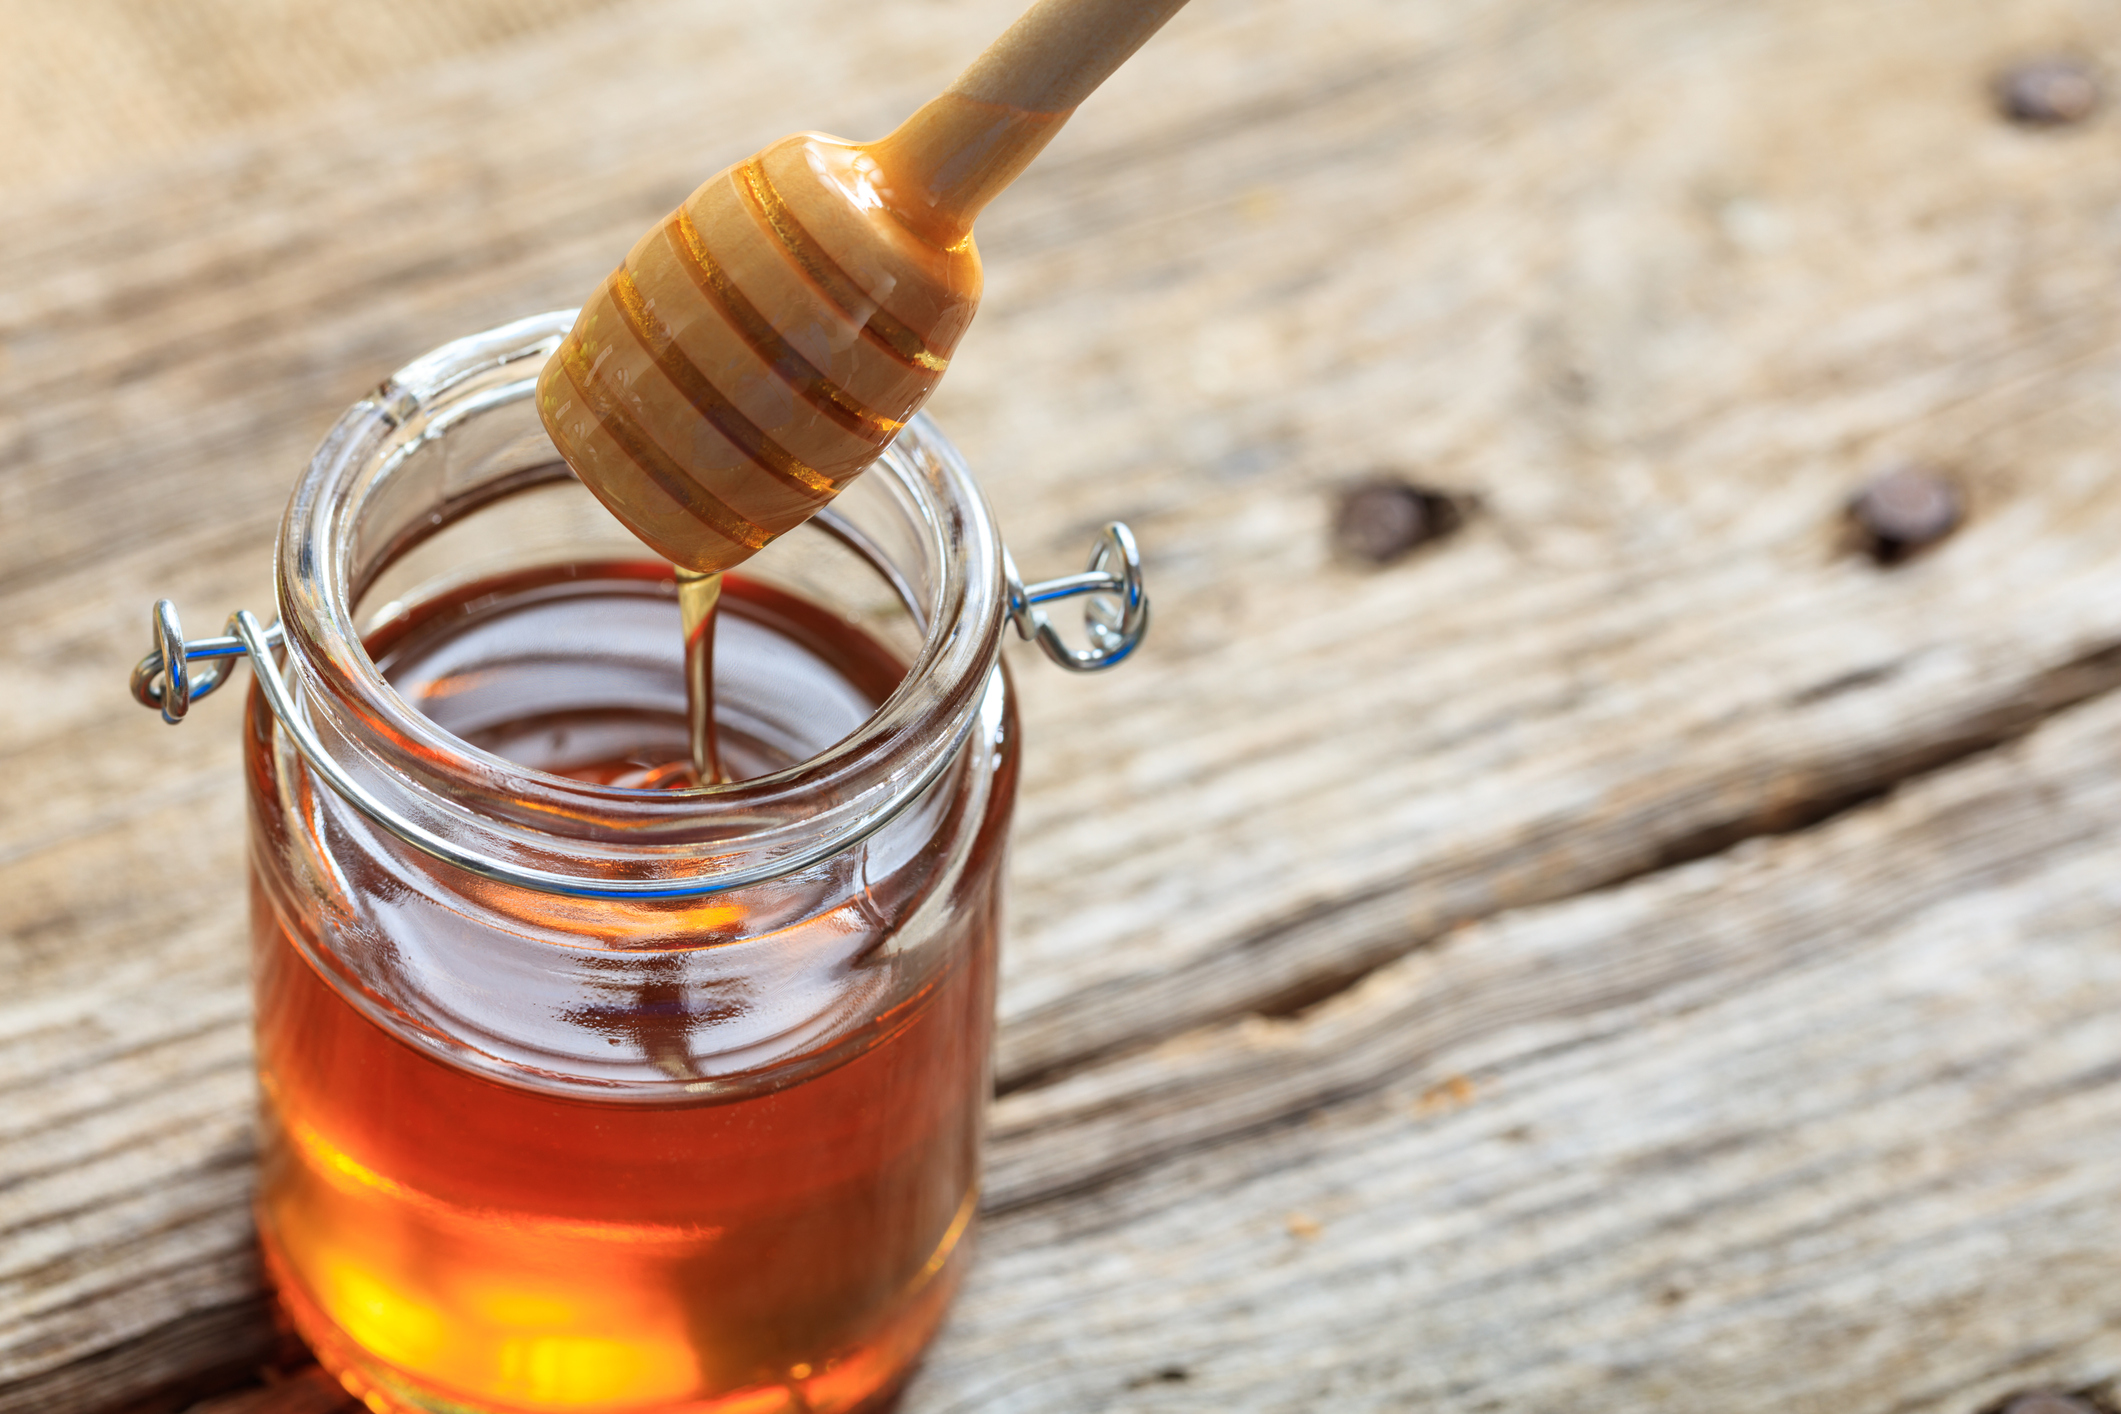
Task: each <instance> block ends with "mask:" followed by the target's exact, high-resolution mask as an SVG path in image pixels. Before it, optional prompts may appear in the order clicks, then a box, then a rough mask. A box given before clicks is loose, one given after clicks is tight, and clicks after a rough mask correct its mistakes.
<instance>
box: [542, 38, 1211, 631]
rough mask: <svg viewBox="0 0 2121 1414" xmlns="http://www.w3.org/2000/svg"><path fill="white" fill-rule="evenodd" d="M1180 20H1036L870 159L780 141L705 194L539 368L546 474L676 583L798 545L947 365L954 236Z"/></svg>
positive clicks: (972, 300) (660, 229) (825, 140)
mask: <svg viewBox="0 0 2121 1414" xmlns="http://www.w3.org/2000/svg"><path fill="white" fill-rule="evenodd" d="M1184 3H1185V0H1039V3H1037V4H1035V5H1033V6H1032V7H1031V9H1030V10H1029V11H1027V12H1026V13H1025V14H1024V16H1023V18H1021V19H1019V20H1018V21H1017V22H1016V23H1015V24H1014V25H1012V26H1010V28H1009V30H1008V32H1007V33H1005V34H1004V35H1002V37H1001V38H1000V39H998V40H996V41H995V43H994V45H993V46H992V47H991V48H989V49H988V50H987V51H986V53H984V54H982V55H981V56H980V57H979V58H978V59H977V60H976V61H974V63H973V65H972V67H971V68H969V69H967V70H965V72H964V73H963V74H962V75H960V76H959V77H958V79H957V81H956V82H955V83H953V84H951V85H950V87H949V88H948V89H946V90H945V91H944V92H943V93H942V95H941V96H940V97H938V98H936V99H935V100H934V101H932V102H930V103H928V104H927V105H925V106H924V107H922V108H921V109H920V110H919V111H918V112H916V113H915V114H914V115H913V116H912V117H911V118H908V119H907V120H906V121H905V122H904V123H903V124H901V125H900V126H899V128H898V129H897V131H895V132H893V133H892V134H891V135H890V136H888V137H885V138H883V139H882V140H880V141H877V142H870V143H853V142H846V141H844V140H842V139H840V138H835V137H827V136H824V135H822V134H818V133H799V134H796V135H795V136H793V137H786V138H782V139H781V140H780V141H779V142H776V143H773V144H772V145H771V146H769V147H767V148H765V149H764V150H763V151H761V152H759V153H758V154H757V155H755V156H753V157H750V158H747V159H745V160H744V161H742V162H739V163H737V164H736V165H735V166H733V167H730V168H729V169H728V170H726V171H724V172H722V173H720V174H719V175H717V176H715V177H713V178H711V179H710V180H709V181H708V182H707V183H706V184H705V185H704V186H702V187H701V188H700V189H699V190H698V191H696V192H694V193H693V194H692V195H691V196H690V197H688V198H686V200H685V203H684V204H683V205H682V206H680V207H679V208H678V209H677V210H676V211H675V212H673V213H671V215H670V216H669V217H668V218H666V219H665V220H663V221H662V222H660V223H659V224H658V225H657V226H656V227H655V228H654V229H653V230H651V231H649V232H648V234H646V235H644V236H642V237H641V239H640V240H639V242H637V243H636V244H635V245H634V247H633V249H632V250H631V251H630V252H628V253H627V256H626V259H625V262H624V263H623V264H622V265H620V266H619V268H618V269H617V270H615V271H613V272H612V274H611V276H610V278H608V279H607V280H605V282H604V284H603V286H602V287H601V288H600V289H598V291H597V293H596V295H595V296H594V297H593V298H592V299H591V300H590V301H589V303H588V304H587V305H586V306H584V308H583V310H582V313H581V317H580V318H579V319H578V320H577V321H576V322H575V326H574V329H573V331H572V332H571V333H570V334H569V335H568V336H567V339H566V341H565V342H563V343H562V344H561V345H560V347H559V349H558V351H557V352H555V353H554V354H553V356H552V359H551V361H550V362H549V363H547V364H546V366H545V370H544V372H543V374H542V375H541V376H540V378H539V380H538V411H539V413H540V415H541V416H542V417H543V419H544V422H545V427H546V430H547V431H548V432H549V433H551V435H552V440H553V442H554V443H555V444H556V445H557V446H558V448H559V450H560V454H561V455H562V456H564V457H565V458H566V459H567V462H568V464H569V465H570V466H572V467H573V468H574V470H575V473H576V475H578V476H579V477H580V478H581V480H582V482H583V484H585V485H586V486H588V487H589V489H590V490H591V491H593V492H595V493H596V495H597V497H598V498H599V499H601V500H602V501H603V502H604V504H605V505H606V506H607V507H609V508H610V509H611V511H612V513H613V514H615V515H616V516H617V517H618V518H619V519H620V520H621V521H623V522H625V524H626V526H627V528H628V529H630V530H632V531H633V533H634V534H636V535H638V536H639V537H640V538H641V539H642V540H644V541H645V542H647V543H648V545H649V546H651V547H652V548H653V549H655V550H656V552H657V553H659V554H661V555H663V556H665V557H666V558H668V559H669V560H670V561H671V562H672V563H674V564H676V565H677V566H678V567H679V568H680V569H681V570H689V571H691V572H692V575H691V576H690V578H695V579H696V578H697V577H699V576H704V575H715V574H719V573H720V572H721V571H723V570H726V569H729V568H731V567H732V566H734V565H737V564H739V563H741V562H742V561H743V560H745V559H746V558H748V557H749V556H750V555H752V554H753V553H754V552H755V551H757V550H758V549H759V548H760V547H762V546H764V545H765V544H766V543H767V542H769V541H771V540H772V539H774V538H775V537H776V536H778V535H781V534H783V533H784V532H786V531H788V530H791V529H793V528H794V527H795V526H797V525H800V524H801V523H802V522H803V521H804V520H806V519H808V518H809V517H810V516H811V515H812V514H813V513H814V512H816V511H817V510H818V509H819V508H820V507H822V506H823V505H824V504H825V503H826V502H827V501H829V500H831V499H832V497H833V496H834V495H836V494H837V493H838V492H839V491H840V490H842V489H843V488H844V487H845V486H846V485H847V484H848V482H850V481H852V480H853V479H854V477H855V476H857V475H858V474H859V473H860V472H861V471H862V469H863V468H864V467H866V466H868V465H869V463H870V462H871V461H873V460H874V459H875V458H876V457H877V455H878V454H879V453H881V452H882V451H883V450H884V448H885V446H886V445H887V444H888V443H889V442H890V441H891V438H892V437H893V435H894V434H896V433H897V431H898V429H899V428H900V427H902V426H903V425H904V424H905V422H906V419H907V418H909V417H911V416H912V415H913V414H914V412H915V411H916V410H918V409H919V408H920V406H921V404H922V403H923V402H925V401H927V398H928V395H929V394H930V393H931V392H933V391H934V390H935V385H936V383H937V381H938V380H940V379H941V377H942V375H943V370H944V369H945V368H947V367H948V366H949V360H950V354H951V351H952V350H953V349H954V348H955V347H956V346H957V341H958V339H959V338H960V337H961V336H962V335H963V334H964V332H965V328H966V326H967V325H968V324H970V323H971V321H972V314H973V311H974V309H975V308H977V306H978V304H979V293H980V260H979V253H978V252H977V251H976V250H975V249H974V248H973V244H972V221H973V218H974V217H975V216H977V215H978V214H979V212H980V209H981V208H982V207H984V206H985V205H986V204H987V203H988V201H990V200H991V199H992V198H993V197H994V196H995V195H996V194H997V193H998V192H1000V191H1001V190H1002V188H1004V187H1006V186H1008V185H1009V183H1010V182H1011V181H1013V180H1015V178H1016V176H1017V174H1018V173H1020V172H1022V171H1023V170H1024V168H1025V167H1026V166H1027V165H1029V164H1030V162H1031V159H1032V158H1034V157H1036V156H1037V155H1038V153H1039V150H1040V149H1041V148H1043V147H1044V146H1045V145H1046V143H1047V142H1048V141H1050V140H1051V139H1052V137H1053V135H1054V133H1056V132H1057V131H1059V129H1060V126H1061V124H1062V123H1064V122H1066V121H1067V120H1068V116H1069V114H1070V113H1072V112H1073V111H1074V109H1075V107H1076V105H1077V104H1079V103H1081V102H1082V100H1083V99H1084V98H1086V97H1088V96H1089V94H1090V93H1091V91H1092V90H1094V89H1095V88H1096V87H1097V86H1098V85H1099V84H1100V83H1102V82H1104V80H1105V79H1106V78H1107V77H1108V76H1109V75H1110V74H1111V73H1112V72H1113V70H1115V69H1117V68H1118V67H1119V66H1120V64H1121V63H1123V62H1124V61H1125V60H1126V59H1127V57H1128V56H1129V55H1131V54H1132V53H1133V52H1134V51H1135V50H1136V49H1138V48H1140V47H1141V45H1142V43H1143V42H1144V41H1146V40H1147V39H1148V38H1149V36H1150V35H1152V34H1154V33H1155V32H1156V31H1157V30H1158V29H1159V28H1161V27H1162V25H1163V24H1164V22H1165V21H1166V20H1168V19H1169V18H1170V17H1171V16H1172V15H1173V14H1175V13H1176V12H1177V11H1178V8H1179V7H1180V6H1181V5H1183V4H1184ZM708 603H709V605H710V606H711V603H712V600H711V598H710V599H709V600H708ZM695 617H696V616H695V614H693V613H692V612H688V614H687V620H688V631H689V627H690V625H691V623H692V621H693V620H694V619H695Z"/></svg>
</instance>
